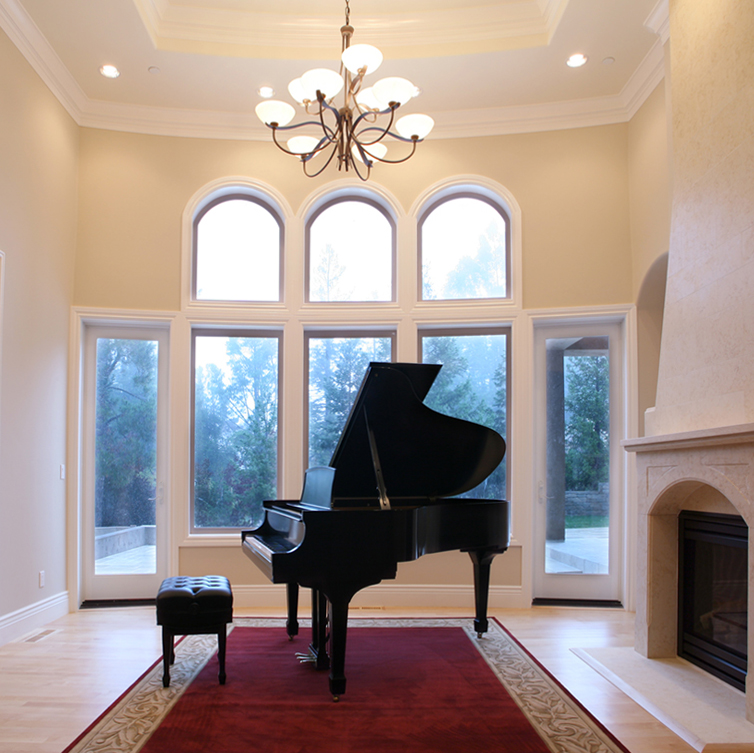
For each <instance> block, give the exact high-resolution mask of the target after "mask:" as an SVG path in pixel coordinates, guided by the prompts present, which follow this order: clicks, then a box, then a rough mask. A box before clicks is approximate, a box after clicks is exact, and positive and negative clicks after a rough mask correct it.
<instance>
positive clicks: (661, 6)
mask: <svg viewBox="0 0 754 753" xmlns="http://www.w3.org/2000/svg"><path fill="white" fill-rule="evenodd" d="M644 26H646V27H647V28H648V29H650V30H651V31H653V32H654V33H655V34H657V35H658V36H659V37H660V40H661V41H662V43H663V44H665V42H667V41H668V39H670V3H669V0H659V2H658V3H657V5H655V7H654V10H653V11H652V12H651V13H650V14H649V15H648V16H647V20H646V21H645V22H644Z"/></svg>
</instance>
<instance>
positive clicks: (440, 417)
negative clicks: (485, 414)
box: [330, 363, 505, 500]
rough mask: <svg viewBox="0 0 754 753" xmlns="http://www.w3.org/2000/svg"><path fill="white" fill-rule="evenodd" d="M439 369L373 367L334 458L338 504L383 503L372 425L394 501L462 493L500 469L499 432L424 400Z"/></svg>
mask: <svg viewBox="0 0 754 753" xmlns="http://www.w3.org/2000/svg"><path fill="white" fill-rule="evenodd" d="M441 368H442V367H441V366H439V365H437V364H419V363H371V364H370V365H369V367H368V368H367V371H366V374H365V375H364V379H363V380H362V383H361V387H360V388H359V391H358V393H357V395H356V399H355V400H354V403H353V405H352V407H351V412H350V413H349V416H348V420H347V421H346V424H345V427H344V429H343V432H342V434H341V436H340V440H339V441H338V445H337V446H336V448H335V451H334V452H333V456H332V458H331V460H330V466H332V467H333V468H335V469H336V473H335V478H334V480H333V492H332V494H333V498H334V499H342V498H351V499H360V498H371V499H375V500H376V498H377V497H378V491H377V480H376V476H375V466H374V464H373V457H372V449H371V448H370V441H369V434H368V431H367V425H368V427H369V430H371V432H372V435H373V438H374V445H375V449H376V452H377V454H378V456H379V463H380V467H381V472H382V477H383V479H384V486H385V491H386V492H387V495H388V497H389V498H390V499H391V500H393V499H396V498H400V497H412V498H425V499H436V498H441V497H452V496H454V495H457V494H462V493H463V492H465V491H468V490H469V489H473V488H474V487H475V486H476V485H477V484H479V483H481V482H482V481H484V479H485V478H487V476H489V475H490V473H492V471H494V470H495V468H497V466H498V465H499V463H500V461H501V460H502V459H503V456H504V455H505V442H504V440H503V438H502V437H501V436H500V435H499V434H498V433H497V432H496V431H493V430H492V429H489V428H487V427H486V426H482V425H481V424H475V423H472V422H470V421H464V420H462V419H459V418H453V417H451V416H446V415H444V414H442V413H438V412H436V411H434V410H432V409H431V408H429V407H427V406H426V405H424V403H423V402H422V401H423V400H424V398H425V397H426V395H427V393H428V392H429V388H430V387H431V386H432V383H433V382H434V380H435V377H436V376H437V374H438V372H439V371H440V369H441ZM367 422H368V424H367Z"/></svg>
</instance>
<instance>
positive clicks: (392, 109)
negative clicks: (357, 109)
mask: <svg viewBox="0 0 754 753" xmlns="http://www.w3.org/2000/svg"><path fill="white" fill-rule="evenodd" d="M399 107H400V105H395V106H394V107H390V108H388V109H387V110H382V111H380V112H374V111H371V112H368V113H367V112H364V113H362V114H361V115H359V117H358V118H356V120H354V121H353V126H352V128H351V130H352V132H353V134H354V136H355V137H357V138H358V137H359V136H360V135H361V134H362V133H367V132H368V131H378V132H379V133H380V136H379V137H378V138H376V139H374V141H370V142H369V143H370V144H376V143H377V142H378V141H382V139H384V138H385V136H387V135H388V134H389V135H390V136H393V138H401V137H399V136H396V135H395V134H393V133H392V132H391V131H390V127H391V126H392V125H393V121H394V120H395V111H396V110H397V109H398V108H399ZM388 113H390V121H389V122H388V124H387V125H386V126H384V127H383V126H377V125H373V126H370V127H369V128H363V129H362V130H361V131H360V132H359V133H358V134H357V133H356V129H357V128H358V127H359V125H360V124H361V122H362V121H364V120H365V119H366V118H367V116H368V115H375V116H377V115H387V114H388ZM367 122H373V123H376V122H377V118H376V117H375V119H374V120H373V121H367ZM409 140H410V139H409Z"/></svg>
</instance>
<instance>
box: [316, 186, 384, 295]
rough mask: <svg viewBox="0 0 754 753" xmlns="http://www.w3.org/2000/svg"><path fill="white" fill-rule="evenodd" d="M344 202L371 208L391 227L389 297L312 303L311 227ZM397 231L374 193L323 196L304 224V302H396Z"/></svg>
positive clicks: (356, 191)
mask: <svg viewBox="0 0 754 753" xmlns="http://www.w3.org/2000/svg"><path fill="white" fill-rule="evenodd" d="M344 202H361V203H363V204H366V205H368V206H371V207H373V208H374V209H376V210H377V211H378V212H380V213H381V214H382V215H383V216H384V217H385V219H386V220H387V221H388V223H389V225H390V245H391V248H390V291H391V293H390V298H389V299H388V300H385V301H312V300H311V299H310V290H311V287H310V285H311V228H312V225H313V224H314V222H315V221H316V220H317V219H318V218H319V217H321V216H322V214H323V213H324V212H326V211H327V210H328V209H330V208H332V207H333V206H335V205H337V204H342V203H344ZM397 236H398V228H397V222H396V217H395V215H394V214H393V212H391V211H390V209H389V207H388V206H387V205H386V204H385V202H384V201H382V200H381V199H380V198H379V197H378V196H377V195H376V194H372V193H371V192H364V191H360V190H352V191H347V190H346V191H343V190H339V191H334V192H331V193H329V194H326V195H325V196H324V200H321V201H319V202H317V203H316V204H315V205H314V206H313V207H312V208H311V209H310V211H309V212H307V214H306V220H305V225H304V300H305V302H306V303H307V304H310V305H312V306H324V305H334V306H343V305H346V306H348V305H377V306H380V305H384V304H390V303H395V302H396V298H397V280H398V271H397V265H398V250H397Z"/></svg>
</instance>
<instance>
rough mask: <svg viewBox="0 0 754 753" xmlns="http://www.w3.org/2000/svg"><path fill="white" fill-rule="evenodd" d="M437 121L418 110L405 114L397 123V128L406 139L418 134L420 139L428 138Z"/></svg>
mask: <svg viewBox="0 0 754 753" xmlns="http://www.w3.org/2000/svg"><path fill="white" fill-rule="evenodd" d="M434 125H435V121H434V120H432V118H430V117H429V115H423V114H422V113H419V112H416V113H411V115H404V116H403V117H402V118H401V119H400V120H398V122H397V123H396V124H395V130H396V131H398V133H399V134H400V135H401V136H403V138H404V139H410V138H413V137H414V136H416V137H417V138H418V139H423V138H426V137H427V135H428V134H429V132H430V131H431V130H432V128H434Z"/></svg>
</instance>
